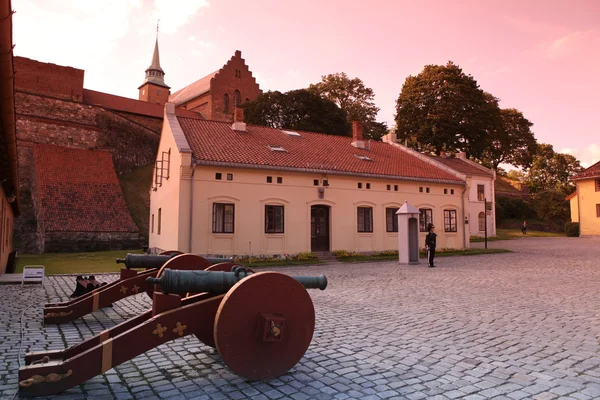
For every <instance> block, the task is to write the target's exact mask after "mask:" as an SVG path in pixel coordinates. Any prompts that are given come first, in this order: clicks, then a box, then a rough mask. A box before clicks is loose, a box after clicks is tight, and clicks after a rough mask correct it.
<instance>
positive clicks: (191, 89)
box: [169, 70, 220, 106]
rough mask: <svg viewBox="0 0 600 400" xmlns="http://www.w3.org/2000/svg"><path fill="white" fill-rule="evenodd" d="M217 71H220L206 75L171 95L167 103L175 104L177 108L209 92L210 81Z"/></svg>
mask: <svg viewBox="0 0 600 400" xmlns="http://www.w3.org/2000/svg"><path fill="white" fill-rule="evenodd" d="M219 71H220V70H217V71H215V72H213V73H211V74H208V75H206V76H205V77H204V78H200V79H198V80H197V81H196V82H194V83H191V84H189V85H187V86H186V87H184V88H183V89H180V90H178V91H176V92H175V93H173V94H171V95H170V96H169V102H171V103H175V105H176V106H178V105H180V104H183V103H185V102H186V101H189V100H192V99H195V98H196V97H198V96H201V95H203V94H204V93H206V92H208V91H210V81H211V79H212V78H213V77H214V76H215V75H216V74H217V72H219Z"/></svg>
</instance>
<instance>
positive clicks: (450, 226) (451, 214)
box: [444, 210, 456, 232]
mask: <svg viewBox="0 0 600 400" xmlns="http://www.w3.org/2000/svg"><path fill="white" fill-rule="evenodd" d="M444 232H456V210H444Z"/></svg>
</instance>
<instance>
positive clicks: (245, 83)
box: [210, 51, 262, 122]
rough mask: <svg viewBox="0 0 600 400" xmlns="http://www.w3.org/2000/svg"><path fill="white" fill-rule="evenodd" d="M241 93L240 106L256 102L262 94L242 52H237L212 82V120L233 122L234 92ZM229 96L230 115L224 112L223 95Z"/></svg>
mask: <svg viewBox="0 0 600 400" xmlns="http://www.w3.org/2000/svg"><path fill="white" fill-rule="evenodd" d="M235 89H237V90H239V91H240V95H241V96H240V104H241V103H243V102H244V101H245V100H246V99H249V100H254V99H256V98H257V97H258V95H259V94H261V93H262V91H261V90H260V88H259V86H258V83H256V78H254V77H253V76H252V72H251V71H250V69H249V68H248V66H247V65H246V63H245V61H244V59H243V58H242V54H241V52H240V51H236V52H235V55H234V56H233V57H231V59H230V60H229V61H227V64H225V65H224V66H223V68H221V70H219V72H218V73H217V74H216V75H215V77H214V78H213V80H212V83H211V88H210V93H211V95H212V110H211V118H210V119H212V120H215V121H225V122H232V121H233V109H234V96H233V94H234V91H235ZM225 93H227V94H228V95H229V113H224V112H223V107H224V103H223V95H224V94H225Z"/></svg>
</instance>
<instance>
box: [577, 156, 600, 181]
mask: <svg viewBox="0 0 600 400" xmlns="http://www.w3.org/2000/svg"><path fill="white" fill-rule="evenodd" d="M589 178H600V161H598V162H597V163H596V164H594V165H592V166H591V167H588V168H586V169H585V170H584V171H583V172H581V173H580V174H577V175H575V176H574V177H573V178H571V179H572V180H574V181H575V180H580V179H589Z"/></svg>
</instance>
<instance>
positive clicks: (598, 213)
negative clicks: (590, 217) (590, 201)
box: [596, 204, 600, 218]
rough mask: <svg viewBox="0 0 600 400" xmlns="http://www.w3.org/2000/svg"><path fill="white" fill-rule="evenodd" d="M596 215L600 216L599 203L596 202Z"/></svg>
mask: <svg viewBox="0 0 600 400" xmlns="http://www.w3.org/2000/svg"><path fill="white" fill-rule="evenodd" d="M596 217H598V218H600V204H596Z"/></svg>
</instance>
